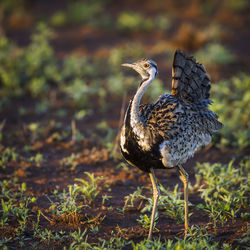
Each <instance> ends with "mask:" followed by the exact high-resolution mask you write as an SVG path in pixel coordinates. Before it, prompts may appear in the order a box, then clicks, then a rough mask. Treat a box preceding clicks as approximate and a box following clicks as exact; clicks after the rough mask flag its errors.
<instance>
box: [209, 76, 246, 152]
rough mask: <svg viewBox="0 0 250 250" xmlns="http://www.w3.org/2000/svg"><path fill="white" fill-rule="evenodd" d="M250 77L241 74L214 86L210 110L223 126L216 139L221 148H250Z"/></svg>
mask: <svg viewBox="0 0 250 250" xmlns="http://www.w3.org/2000/svg"><path fill="white" fill-rule="evenodd" d="M249 90H250V76H249V75H246V74H242V75H240V76H235V77H233V78H232V79H229V80H224V81H221V82H219V83H218V84H214V85H213V88H212V99H213V101H214V103H213V104H212V106H211V109H212V110H213V111H214V112H215V113H217V114H218V115H219V120H220V121H221V122H222V123H223V124H224V127H223V128H222V130H221V131H220V133H219V135H218V137H217V138H215V139H216V140H217V141H218V142H219V144H220V146H222V147H235V148H239V149H243V148H247V147H249V146H250V92H249Z"/></svg>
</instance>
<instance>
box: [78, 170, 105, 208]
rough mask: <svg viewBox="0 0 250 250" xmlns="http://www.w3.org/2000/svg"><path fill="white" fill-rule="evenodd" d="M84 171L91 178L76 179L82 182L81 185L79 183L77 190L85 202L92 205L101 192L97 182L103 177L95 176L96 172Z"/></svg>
mask: <svg viewBox="0 0 250 250" xmlns="http://www.w3.org/2000/svg"><path fill="white" fill-rule="evenodd" d="M84 173H85V174H86V175H87V176H88V178H89V180H88V181H86V180H83V179H75V180H76V181H77V182H80V183H81V185H77V188H76V192H77V193H78V194H81V195H82V198H83V199H84V202H85V204H88V205H90V204H91V203H92V202H93V201H94V199H95V198H96V196H97V195H98V194H99V191H98V185H97V182H98V181H99V180H101V177H95V176H94V174H92V173H89V172H84Z"/></svg>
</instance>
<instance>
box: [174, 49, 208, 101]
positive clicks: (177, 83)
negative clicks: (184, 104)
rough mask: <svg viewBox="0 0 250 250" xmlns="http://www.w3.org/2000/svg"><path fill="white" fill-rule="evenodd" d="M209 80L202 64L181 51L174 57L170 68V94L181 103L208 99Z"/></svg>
mask: <svg viewBox="0 0 250 250" xmlns="http://www.w3.org/2000/svg"><path fill="white" fill-rule="evenodd" d="M210 87H211V84H210V79H209V77H208V75H207V74H206V69H205V67H204V66H203V65H202V64H199V63H197V62H196V60H195V58H194V57H192V56H190V57H189V56H186V55H185V53H184V52H183V51H181V50H177V51H176V52H175V55H174V61H173V67H172V92H171V95H175V96H177V97H178V98H180V99H182V100H183V101H188V102H197V101H200V100H204V99H208V98H209V94H210V93H209V91H210Z"/></svg>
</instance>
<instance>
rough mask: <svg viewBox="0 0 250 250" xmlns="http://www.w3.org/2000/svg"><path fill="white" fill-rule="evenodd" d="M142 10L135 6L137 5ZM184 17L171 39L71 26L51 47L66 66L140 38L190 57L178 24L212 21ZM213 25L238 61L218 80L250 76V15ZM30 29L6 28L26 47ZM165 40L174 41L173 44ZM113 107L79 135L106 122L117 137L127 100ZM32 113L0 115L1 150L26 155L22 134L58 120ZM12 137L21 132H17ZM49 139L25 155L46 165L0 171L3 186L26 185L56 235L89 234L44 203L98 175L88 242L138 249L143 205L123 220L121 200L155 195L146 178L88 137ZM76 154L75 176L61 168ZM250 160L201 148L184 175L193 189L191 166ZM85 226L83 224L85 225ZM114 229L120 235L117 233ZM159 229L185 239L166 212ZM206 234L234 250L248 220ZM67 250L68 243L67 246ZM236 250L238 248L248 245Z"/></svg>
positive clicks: (165, 73)
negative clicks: (93, 228)
mask: <svg viewBox="0 0 250 250" xmlns="http://www.w3.org/2000/svg"><path fill="white" fill-rule="evenodd" d="M43 2H44V3H43ZM141 2H142V1H139V3H141ZM147 2H148V1H147ZM63 3H64V2H63ZM139 3H138V5H140V4H139ZM59 5H60V3H59V1H53V4H48V2H47V1H35V4H34V6H33V7H34V10H33V12H34V13H33V15H34V16H35V15H36V13H39V12H40V11H41V10H42V11H43V12H46V11H50V12H53V10H55V9H57V8H58V6H59ZM128 5H131V6H132V7H133V8H135V9H136V8H138V6H133V4H132V1H129V2H128ZM148 6H149V5H145V7H144V8H145V9H144V11H145V12H147V11H148V8H149V7H148ZM122 7H123V6H119V8H118V7H117V6H116V5H115V4H110V6H109V8H110V9H109V10H110V11H111V10H112V11H113V13H116V12H117V11H118V10H119V9H120V8H122ZM172 8H173V9H174V8H175V6H174V7H173V6H172ZM181 11H183V13H184V14H183V16H182V15H179V16H178V18H176V20H175V23H174V25H173V27H172V28H171V31H170V33H169V34H167V35H163V34H160V35H158V36H157V35H155V36H150V35H151V34H145V33H143V32H138V33H137V34H119V33H117V32H115V31H112V30H101V29H97V28H91V27H83V26H72V25H69V26H68V27H67V26H66V27H63V28H58V29H56V37H55V39H54V40H53V42H52V44H53V48H54V49H55V51H56V54H57V57H58V58H60V59H62V58H64V56H65V55H68V54H70V53H76V52H78V53H83V54H87V55H91V54H92V55H94V54H95V55H96V54H98V53H100V51H101V50H103V48H105V49H106V50H109V49H110V48H112V47H114V46H117V45H119V44H120V43H124V42H126V41H129V40H131V39H136V40H137V41H138V42H139V43H142V44H143V45H144V46H146V47H147V48H148V50H149V51H150V48H151V47H152V46H153V45H154V44H156V43H157V40H158V39H159V38H160V39H161V40H165V41H167V42H168V43H173V44H174V43H175V44H176V45H175V47H179V46H181V47H182V48H183V49H186V50H187V51H191V52H192V50H193V48H192V46H193V44H189V43H188V42H186V43H183V41H182V40H181V38H179V40H178V35H177V33H176V30H175V28H176V29H177V27H178V28H179V27H180V25H181V23H182V22H183V21H186V20H189V22H190V23H194V25H195V26H196V27H199V26H201V25H202V24H203V23H209V21H208V20H207V18H206V17H204V18H200V19H197V18H196V19H194V18H192V17H188V15H187V14H185V12H184V7H182V8H181V10H180V12H181ZM220 14H221V15H220ZM213 18H214V20H215V19H216V20H217V21H218V22H221V23H223V24H224V25H225V27H227V29H228V32H227V36H226V37H225V38H224V40H223V41H224V43H225V44H226V45H227V46H228V47H230V49H231V50H232V51H233V52H234V54H236V55H237V60H236V62H235V63H233V64H230V65H229V66H226V67H225V68H223V67H222V68H220V69H214V78H215V79H216V80H218V79H223V78H227V77H229V76H232V75H235V74H237V73H238V72H241V71H245V72H249V70H250V64H249V54H250V47H249V45H248V44H249V41H250V30H249V27H248V26H247V23H249V21H250V20H249V18H250V15H249V13H248V12H247V13H244V12H243V13H242V15H241V16H240V17H239V16H238V15H236V16H233V17H232V18H230V16H228V15H227V14H226V13H224V15H222V13H218V14H217V16H214V17H213ZM197 20H199V21H197ZM32 29H33V26H32V25H30V26H29V27H27V28H22V29H21V28H20V29H12V28H8V27H7V28H6V35H7V36H8V37H9V38H10V39H11V40H14V41H15V42H16V43H17V44H18V45H19V46H21V47H22V46H26V45H27V44H28V43H29V36H30V34H31V32H32ZM167 36H171V37H169V38H168V37H167ZM183 39H184V38H183ZM154 60H155V61H157V62H158V64H159V71H160V78H161V79H162V80H163V82H170V80H169V79H170V67H169V68H167V69H166V68H165V64H164V58H162V57H161V56H160V55H158V56H157V58H154ZM211 75H213V72H211ZM129 98H130V96H128V97H127V100H126V103H128V101H129ZM57 102H58V107H62V106H63V97H58V99H57ZM110 102H112V103H113V105H112V107H111V108H109V110H107V111H106V113H103V112H100V111H99V110H98V107H97V108H95V109H94V110H95V112H94V113H93V114H91V115H89V116H87V117H86V118H84V119H83V120H81V121H77V122H76V127H77V129H78V130H79V131H80V132H82V133H83V134H86V131H88V129H89V128H91V129H92V131H93V127H95V126H96V124H98V123H99V122H100V121H102V120H106V121H107V123H108V124H109V125H110V126H111V127H112V128H113V129H115V130H116V131H117V133H118V131H119V118H120V112H121V106H122V100H117V98H114V99H111V100H110ZM18 106H24V107H29V111H30V112H29V114H28V115H26V116H22V117H21V116H19V115H18V114H17V112H16V109H17V107H18ZM33 106H34V100H31V99H27V98H23V99H21V100H20V99H19V100H16V101H14V102H13V105H12V106H11V107H9V108H8V109H6V110H5V111H4V112H3V113H1V114H0V119H1V120H6V124H5V126H4V138H3V144H4V145H5V146H11V147H15V148H16V150H17V152H18V151H21V149H22V148H23V146H24V145H25V143H26V142H27V140H29V139H28V138H29V136H30V135H29V133H28V132H27V131H26V130H25V124H28V123H31V122H36V121H39V122H40V123H42V124H47V123H48V121H50V120H52V119H58V117H57V116H56V115H55V111H56V110H50V111H49V112H48V113H46V114H42V115H39V114H36V113H35V110H34V109H33V108H32V107H33ZM93 106H96V103H95V100H93ZM65 108H66V109H67V111H68V114H69V115H68V117H66V118H63V119H61V120H60V121H61V122H62V124H63V126H62V127H67V126H70V124H71V117H70V114H71V113H73V110H72V108H71V107H65ZM15 131H19V132H18V133H15ZM9 135H10V136H9ZM49 135H50V131H49V125H48V133H47V135H46V136H45V137H43V138H40V139H39V140H37V141H35V143H34V144H33V145H32V151H31V152H28V153H27V155H26V156H27V157H29V156H31V155H32V154H35V153H38V152H39V153H41V154H43V156H44V158H45V159H46V161H45V163H41V164H40V165H39V166H37V165H36V164H32V163H29V162H27V161H25V160H20V161H12V162H10V163H8V165H7V167H6V168H5V169H1V171H0V180H3V179H8V178H10V177H12V176H13V175H15V176H17V177H18V182H19V183H22V182H25V183H26V184H27V187H28V191H29V193H30V194H31V195H34V196H36V197H38V200H37V202H36V206H33V207H32V210H33V211H37V210H38V209H41V210H42V212H43V215H42V216H41V218H40V224H41V225H42V226H43V227H44V228H48V229H51V230H56V231H60V230H64V231H70V230H72V229H75V228H78V227H80V228H81V229H83V230H84V228H85V227H86V226H88V225H85V224H84V223H82V224H81V222H79V223H78V224H77V223H76V224H72V223H65V221H62V220H61V219H60V218H58V220H57V221H56V220H55V219H53V220H51V218H50V217H49V213H48V207H49V206H50V202H49V200H48V199H47V197H46V195H49V194H51V193H52V192H53V191H54V190H55V189H58V190H61V191H62V190H63V189H66V188H67V187H68V185H69V184H73V183H74V182H75V181H74V180H75V178H83V179H86V175H85V174H84V172H86V171H87V172H91V173H94V175H95V176H100V177H103V179H102V180H101V181H100V185H99V186H100V194H99V195H98V196H97V198H96V199H95V201H94V203H93V204H92V205H91V207H89V208H85V212H86V213H87V214H88V215H89V216H93V218H94V217H96V218H97V221H99V232H98V233H97V234H94V233H91V232H90V233H89V236H88V241H89V242H97V241H98V239H99V238H104V239H109V238H110V236H111V232H112V231H113V232H114V233H115V234H116V235H117V236H122V237H125V238H126V239H132V240H134V242H139V241H140V240H142V239H143V238H145V237H146V236H147V230H145V229H143V228H142V227H141V226H140V225H139V223H138V222H137V221H136V220H137V219H138V217H139V214H140V211H139V210H140V207H141V206H142V204H137V206H136V208H134V209H129V210H127V211H126V212H125V213H124V214H123V213H121V212H120V211H119V209H122V207H123V206H124V197H125V196H127V195H129V194H130V193H132V192H134V191H135V190H136V189H137V187H146V188H144V189H143V193H144V194H145V195H146V196H147V197H150V196H151V195H152V193H151V189H150V188H151V183H150V179H149V176H148V175H147V174H145V173H143V172H141V171H140V170H139V169H136V168H134V167H132V166H129V167H128V168H118V167H117V166H118V165H119V163H121V162H124V161H123V160H121V159H118V160H117V161H115V160H113V159H110V158H109V155H108V153H107V150H106V149H105V148H103V147H102V145H101V144H100V143H99V142H97V141H95V140H94V139H93V138H91V136H89V137H86V136H85V138H84V139H82V140H81V141H78V142H75V143H72V141H71V138H69V139H68V140H66V141H64V142H61V141H60V142H57V141H54V140H52V139H50V137H49ZM72 153H81V157H80V163H79V164H78V165H77V167H76V168H75V169H72V170H70V169H68V168H65V167H62V165H61V164H60V160H61V159H62V157H65V156H69V155H71V154H72ZM249 153H250V150H249V149H246V150H244V151H240V152H239V151H238V150H237V149H234V148H231V149H227V150H220V149H219V148H216V147H214V146H212V147H208V148H203V149H201V150H199V152H197V154H195V156H194V157H193V158H192V159H190V160H189V161H188V162H187V163H186V164H185V165H184V168H185V169H186V170H187V172H188V173H189V176H190V182H191V184H194V183H195V170H194V166H195V164H196V163H197V162H211V163H214V162H221V163H228V162H230V161H231V159H232V158H235V159H236V161H239V160H240V159H241V158H243V157H244V156H247V155H249ZM156 176H157V179H158V181H159V182H160V183H161V184H162V185H163V186H164V187H165V188H167V187H168V188H170V189H171V190H172V189H173V188H174V186H175V185H176V184H177V183H178V184H179V186H181V187H182V182H181V180H180V178H179V173H178V171H177V170H176V169H171V170H157V171H156ZM103 194H107V195H110V196H112V197H111V198H110V199H109V200H108V201H106V202H105V203H104V204H102V196H101V195H103ZM189 200H190V202H191V203H192V204H194V205H197V204H199V203H202V202H203V201H202V199H201V198H200V196H199V195H198V192H197V191H195V192H194V193H191V194H190V196H189ZM110 206H112V208H113V210H112V212H110V211H109V209H108V208H109V207H110ZM190 210H191V212H194V213H193V215H192V216H191V218H190V224H191V225H200V226H201V227H202V226H204V225H206V224H208V223H209V222H211V221H210V218H209V217H208V215H207V214H205V213H204V212H202V211H201V210H196V209H194V208H193V206H191V207H190ZM34 219H35V217H33V218H30V221H29V223H32V220H34ZM80 221H81V220H80ZM82 221H84V218H83V219H82ZM15 226H16V225H15V224H11V223H10V224H9V226H8V227H6V228H4V230H2V229H0V232H1V235H2V236H4V237H9V236H11V235H12V234H13V230H14V228H15ZM117 226H119V228H120V229H122V230H121V231H119V229H118V227H117ZM157 228H158V229H159V231H155V232H154V234H153V236H159V235H161V239H175V237H180V238H183V236H184V225H183V224H180V223H176V221H175V220H172V219H169V218H166V216H164V215H163V214H161V212H160V219H159V222H158V224H157ZM208 232H209V233H211V234H213V235H215V241H218V242H220V244H223V243H225V242H227V243H233V247H236V246H237V244H236V243H235V241H234V240H235V239H238V238H239V237H241V235H242V234H243V232H247V221H245V220H243V219H241V218H237V219H235V221H234V222H232V221H228V222H226V223H225V225H224V226H223V227H221V226H220V225H218V227H217V230H216V231H215V229H213V228H212V227H211V228H208ZM26 234H27V235H29V234H31V231H29V230H28V229H27V231H26ZM61 243H62V242H61ZM65 244H66V245H67V242H65ZM53 247H55V248H58V249H60V246H59V245H54V246H53ZM239 247H240V248H241V247H244V246H239Z"/></svg>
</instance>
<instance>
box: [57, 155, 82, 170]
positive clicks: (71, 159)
mask: <svg viewBox="0 0 250 250" xmlns="http://www.w3.org/2000/svg"><path fill="white" fill-rule="evenodd" d="M78 158H79V155H78V154H74V153H72V154H71V155H70V156H68V157H64V158H63V159H62V160H61V161H60V163H61V164H62V165H63V166H65V167H67V168H68V167H69V168H70V169H71V170H74V169H75V168H76V166H77V165H78V163H77V159H78Z"/></svg>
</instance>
